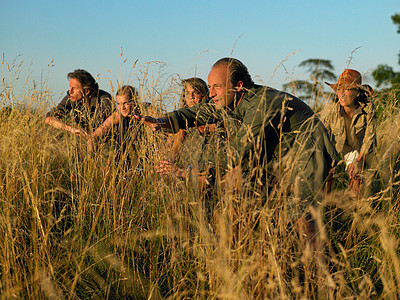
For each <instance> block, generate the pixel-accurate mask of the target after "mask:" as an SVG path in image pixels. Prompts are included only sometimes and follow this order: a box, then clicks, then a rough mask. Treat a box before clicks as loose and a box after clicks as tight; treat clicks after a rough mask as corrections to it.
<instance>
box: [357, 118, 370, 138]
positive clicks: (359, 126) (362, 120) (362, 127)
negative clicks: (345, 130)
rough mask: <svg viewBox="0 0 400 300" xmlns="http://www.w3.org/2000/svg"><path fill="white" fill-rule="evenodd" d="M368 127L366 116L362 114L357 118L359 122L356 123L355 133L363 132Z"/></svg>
mask: <svg viewBox="0 0 400 300" xmlns="http://www.w3.org/2000/svg"><path fill="white" fill-rule="evenodd" d="M366 127H367V123H366V120H365V117H364V116H361V117H360V119H359V120H357V122H356V123H355V124H354V133H355V134H356V135H359V134H361V133H362V132H363V131H365V129H366Z"/></svg>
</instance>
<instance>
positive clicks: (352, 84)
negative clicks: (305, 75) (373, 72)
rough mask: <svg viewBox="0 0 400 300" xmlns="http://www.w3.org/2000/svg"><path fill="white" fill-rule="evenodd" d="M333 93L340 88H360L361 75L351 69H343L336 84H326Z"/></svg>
mask: <svg viewBox="0 0 400 300" xmlns="http://www.w3.org/2000/svg"><path fill="white" fill-rule="evenodd" d="M325 83H326V84H327V85H329V86H330V87H331V88H332V89H333V90H334V91H335V92H336V91H337V89H338V87H342V88H344V89H352V88H359V87H361V74H360V72H358V71H356V70H352V69H345V70H344V71H343V73H342V74H340V76H339V79H338V81H337V83H328V82H325Z"/></svg>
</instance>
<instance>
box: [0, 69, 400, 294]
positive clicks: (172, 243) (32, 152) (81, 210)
mask: <svg viewBox="0 0 400 300" xmlns="http://www.w3.org/2000/svg"><path fill="white" fill-rule="evenodd" d="M19 67H21V66H19ZM144 70H146V69H144ZM3 73H4V74H3V78H5V79H4V80H3V83H2V89H1V90H2V92H1V103H2V107H1V115H0V118H1V120H0V122H1V126H0V139H1V142H0V145H1V146H0V151H1V152H0V180H1V181H0V184H1V186H0V199H1V202H0V203H1V204H0V218H1V221H0V276H1V280H0V294H1V295H2V298H5V299H8V298H34V299H38V298H60V299H63V298H68V299H81V298H98V299H103V298H110V299H113V298H117V297H119V298H132V299H145V298H150V299H153V298H154V299H158V298H171V299H176V298H178V299H180V298H204V299H208V298H212V299H213V298H218V299H220V298H222V299H265V298H281V299H287V298H290V299H291V298H303V299H309V298H322V299H325V298H326V299H328V298H397V297H398V296H399V295H400V269H399V268H400V263H399V254H398V252H399V249H398V247H399V246H398V245H399V228H398V226H399V225H398V224H399V209H398V203H397V200H398V196H397V186H398V182H397V179H396V178H397V177H396V176H392V175H391V174H390V172H386V173H385V174H386V175H387V176H386V177H385V181H384V182H383V183H382V184H383V186H384V189H383V191H382V192H380V193H378V194H377V195H375V196H374V197H362V198H359V199H351V198H350V197H348V196H347V194H346V193H345V192H344V184H345V183H344V182H340V181H339V182H338V183H337V184H336V187H337V189H336V190H335V191H334V192H333V193H332V194H330V195H329V196H326V197H325V198H324V199H323V201H322V205H321V207H323V211H322V209H321V211H315V212H314V213H315V216H316V219H317V223H318V227H319V229H320V239H321V245H323V246H324V247H323V248H322V247H321V249H320V253H319V254H318V255H316V253H315V252H314V251H313V250H312V249H310V247H309V246H307V244H306V243H304V236H303V235H302V232H301V231H299V230H298V228H297V227H296V224H295V223H293V222H292V221H291V219H290V215H291V214H292V211H291V209H292V208H291V207H290V206H289V205H288V203H290V202H291V201H292V200H291V199H289V196H287V194H286V192H285V190H284V187H282V189H274V190H272V191H271V192H270V193H269V194H268V195H267V196H265V195H261V194H260V195H257V194H255V193H248V192H247V191H246V190H243V191H240V192H234V191H225V190H224V189H222V187H221V186H220V184H219V183H218V181H217V183H216V190H215V194H216V195H217V199H218V202H217V203H215V205H214V207H213V210H212V212H211V213H210V212H209V210H208V205H209V204H208V203H205V202H204V199H203V198H202V197H201V196H200V193H199V190H198V182H197V181H196V178H192V179H191V180H189V181H182V180H179V179H177V178H173V177H160V176H159V175H157V174H156V173H155V172H154V163H155V162H157V161H159V160H160V159H161V158H165V157H168V155H169V152H168V146H166V145H167V140H166V138H165V137H163V136H162V135H155V134H153V133H151V132H149V131H148V132H146V136H145V138H144V139H143V140H142V141H141V143H140V144H141V146H140V147H139V150H138V156H139V157H141V158H142V160H141V161H140V162H139V163H138V164H137V165H134V168H133V170H132V172H131V173H129V174H122V173H121V172H119V170H118V169H113V168H111V169H110V170H108V172H106V171H105V166H106V164H107V155H108V149H107V148H106V147H104V148H101V149H99V151H97V152H96V153H95V154H89V153H87V149H86V143H85V141H84V140H81V139H80V138H76V137H74V136H71V135H69V134H67V133H64V132H61V131H58V130H55V129H53V128H51V127H49V126H46V125H45V124H44V115H45V111H46V110H47V109H48V108H49V105H50V104H49V103H50V101H51V95H50V92H49V89H48V88H47V87H46V83H45V82H43V83H42V84H41V88H40V89H37V86H36V89H35V90H32V89H30V88H27V89H26V90H25V91H24V92H23V94H21V95H15V94H13V93H15V92H16V91H14V90H12V82H11V81H12V80H14V79H15V78H13V77H14V76H15V75H16V70H15V69H12V68H9V67H7V66H6V65H5V64H4V62H3ZM138 76H139V77H140V82H141V84H140V94H141V96H142V100H143V101H144V102H152V103H159V102H161V100H160V99H169V98H173V97H174V95H173V94H171V93H174V91H175V88H174V86H173V84H174V82H173V80H170V79H168V80H166V81H164V82H166V83H164V84H162V85H160V84H159V82H160V81H162V79H160V78H157V80H153V79H150V78H148V77H147V76H148V73H146V71H143V72H138ZM10 87H11V88H10ZM11 95H12V96H11ZM176 95H177V94H176ZM387 97H395V96H393V95H382V96H381V98H379V97H378V98H376V99H375V101H376V103H377V105H380V106H379V107H380V109H381V110H380V114H382V115H385V114H386V115H385V118H380V119H379V120H380V121H379V126H380V127H379V135H378V136H379V139H380V148H379V149H380V153H379V155H380V157H384V155H385V153H386V150H387V149H389V148H390V147H389V146H390V145H392V144H393V141H396V139H397V140H398V137H399V131H398V129H399V127H398V125H397V124H398V123H396V122H394V121H393V120H396V119H397V106H395V105H393V106H392V107H387V106H386V105H385V104H386V103H395V99H387ZM388 100H391V101H388ZM157 101H158V102H157ZM389 118H390V119H391V120H392V121H393V122H391V121H389ZM393 147H394V148H396V144H394V146H392V148H393ZM395 152H396V151H395V150H393V151H392V152H391V153H386V154H387V155H386V157H388V158H387V160H386V162H385V163H382V168H384V171H387V166H394V165H395V163H396V160H395V159H396V157H395V155H394V154H396V153H395ZM390 159H391V160H392V161H390ZM388 161H389V162H388ZM383 166H385V167H383ZM380 171H381V170H380ZM395 171H397V170H394V172H395ZM388 174H389V175H388ZM382 180H383V179H382Z"/></svg>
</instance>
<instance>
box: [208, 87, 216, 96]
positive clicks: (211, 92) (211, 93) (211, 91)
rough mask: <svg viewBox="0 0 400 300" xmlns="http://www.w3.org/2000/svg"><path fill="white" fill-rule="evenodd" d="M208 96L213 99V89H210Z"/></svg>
mask: <svg viewBox="0 0 400 300" xmlns="http://www.w3.org/2000/svg"><path fill="white" fill-rule="evenodd" d="M209 96H210V98H214V97H215V90H214V88H213V87H210V92H209Z"/></svg>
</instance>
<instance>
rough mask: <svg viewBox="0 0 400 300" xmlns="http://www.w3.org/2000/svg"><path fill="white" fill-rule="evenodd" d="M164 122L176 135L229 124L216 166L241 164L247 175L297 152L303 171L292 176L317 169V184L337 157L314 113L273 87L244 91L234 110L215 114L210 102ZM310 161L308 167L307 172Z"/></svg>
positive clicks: (253, 88)
mask: <svg viewBox="0 0 400 300" xmlns="http://www.w3.org/2000/svg"><path fill="white" fill-rule="evenodd" d="M168 117H169V119H170V121H171V124H172V127H173V131H174V132H177V131H178V130H179V129H180V128H185V127H186V126H189V127H191V126H199V125H204V124H206V123H215V122H217V121H219V122H222V123H224V126H226V125H225V124H226V123H228V128H227V131H228V132H229V133H230V139H229V141H230V142H229V143H228V144H229V147H226V150H225V153H224V154H223V155H219V156H218V159H219V161H218V162H217V161H215V162H214V163H215V165H217V164H218V166H219V167H220V168H222V169H225V170H227V169H229V167H234V166H236V165H239V164H241V166H242V169H243V170H244V171H245V172H247V173H249V172H250V173H251V172H254V169H256V168H260V167H261V168H262V169H264V170H271V169H272V168H271V164H273V163H275V162H281V161H282V158H283V157H285V156H286V155H287V154H289V152H290V151H291V150H295V152H293V151H291V153H293V154H294V155H298V153H300V159H301V160H302V161H303V162H304V164H303V167H304V168H303V170H298V172H297V171H296V173H299V172H303V173H304V169H307V171H306V173H307V174H303V175H302V177H304V176H305V177H307V178H308V179H310V178H314V177H315V174H314V172H315V170H317V169H318V170H321V171H318V172H317V173H318V174H320V175H321V176H319V175H318V176H319V177H321V178H320V179H318V180H317V181H318V184H321V182H322V181H323V180H324V179H325V177H326V176H327V174H328V171H329V168H330V167H331V166H332V165H334V164H335V162H336V156H337V153H336V151H335V149H334V147H333V145H332V144H331V143H330V141H329V138H328V134H327V132H326V129H325V128H324V126H323V125H322V123H321V122H320V121H319V119H317V118H316V117H315V115H314V112H313V111H312V109H311V108H310V107H309V106H308V105H307V104H305V103H304V102H303V101H301V100H299V99H298V98H296V97H294V96H292V95H290V94H287V93H284V92H281V91H278V90H275V89H273V88H269V87H264V86H259V85H255V86H254V87H252V88H250V89H248V90H246V91H245V92H244V95H243V97H242V99H241V101H240V102H239V101H238V104H237V105H232V106H231V107H226V108H224V109H218V110H217V109H216V108H215V104H214V103H213V101H210V102H207V103H199V104H198V105H195V106H193V107H191V108H183V109H180V110H177V111H174V112H172V113H169V114H168ZM231 119H234V120H235V121H236V123H239V127H236V126H229V123H231V122H230V120H231ZM229 127H230V128H231V129H229ZM236 128H237V129H236ZM315 149H317V150H318V153H319V154H318V159H311V156H313V155H314V154H315ZM310 161H312V165H310V166H307V167H305V164H309V162H310ZM300 165H301V164H300ZM255 167H256V168H255ZM274 175H275V174H274ZM308 179H307V180H308ZM311 180H314V179H311Z"/></svg>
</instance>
